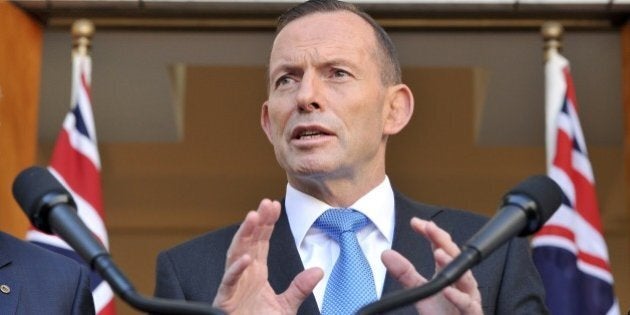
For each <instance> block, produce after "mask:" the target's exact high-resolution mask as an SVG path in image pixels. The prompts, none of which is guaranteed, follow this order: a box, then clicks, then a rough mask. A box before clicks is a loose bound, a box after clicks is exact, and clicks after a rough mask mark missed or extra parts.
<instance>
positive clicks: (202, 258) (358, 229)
mask: <svg viewBox="0 0 630 315" xmlns="http://www.w3.org/2000/svg"><path fill="white" fill-rule="evenodd" d="M413 106H414V101H413V95H412V93H411V91H410V89H409V88H408V87H407V86H406V85H404V84H403V83H402V79H401V74H400V65H399V62H398V60H397V57H396V53H395V48H394V46H393V44H392V42H391V39H390V38H389V36H388V35H387V34H386V33H385V31H384V30H383V29H382V28H381V27H380V26H379V25H378V24H377V23H376V22H374V20H373V19H372V18H371V17H369V16H368V15H367V14H365V13H363V12H361V11H359V10H357V9H356V8H355V7H354V6H352V5H349V4H347V3H343V2H338V1H334V0H314V1H308V2H305V3H302V4H300V5H298V6H296V7H295V8H293V9H291V10H289V11H288V12H287V13H285V14H284V15H283V16H281V17H280V19H279V25H278V29H277V33H276V38H275V40H274V44H273V47H272V51H271V56H270V60H269V98H268V100H267V101H266V102H265V103H264V104H263V106H262V113H261V125H262V128H263V130H264V131H265V133H266V135H267V137H268V138H269V141H270V142H271V144H272V145H273V147H274V150H275V153H276V159H277V160H278V162H279V164H280V166H282V168H283V169H284V170H285V172H286V174H287V179H288V184H287V192H286V195H285V198H284V199H283V202H282V204H281V203H280V202H277V201H271V200H267V199H265V200H263V201H262V202H261V203H260V205H259V207H258V209H257V210H256V211H251V212H250V213H248V215H247V216H246V218H245V220H244V221H243V223H242V224H241V225H240V226H233V227H228V228H226V229H222V230H219V231H216V232H212V233H209V234H206V235H204V236H201V237H199V238H197V239H195V240H192V241H189V242H187V243H184V244H182V245H179V246H177V247H175V248H173V249H171V250H168V251H165V252H163V253H161V254H160V256H159V257H158V266H157V286H156V295H157V296H160V297H166V298H177V299H186V300H195V301H205V302H208V303H213V304H214V305H215V306H216V307H220V308H222V309H223V310H225V311H226V312H228V313H255V314H295V313H299V314H319V313H320V312H321V313H324V314H349V313H353V312H355V311H356V310H357V309H358V308H359V307H361V306H362V305H365V304H366V303H369V302H370V301H374V300H376V299H378V298H379V297H380V296H384V295H387V294H388V293H391V292H394V291H396V290H400V289H402V288H409V287H415V286H418V285H421V284H423V283H425V282H426V281H427V280H426V279H428V278H430V277H431V275H433V274H434V272H435V271H436V270H439V269H440V268H442V267H444V266H445V265H446V264H447V263H448V262H449V261H450V260H452V259H453V257H455V256H457V255H458V254H459V252H460V250H459V247H458V245H461V244H463V243H464V242H465V241H466V240H467V239H468V238H469V237H470V236H471V235H472V234H473V233H474V232H476V231H477V230H478V229H479V228H480V227H481V226H482V225H483V224H484V222H485V219H483V218H481V217H479V216H477V215H473V214H470V213H467V212H462V211H457V210H450V209H444V208H439V207H434V206H429V205H424V204H420V203H416V202H413V201H411V200H409V199H407V198H406V197H404V196H403V195H402V194H400V193H399V192H398V191H396V190H395V189H394V188H392V185H391V184H390V182H389V179H388V177H387V176H386V173H385V147H386V144H387V139H388V137H389V136H390V135H394V134H396V133H398V132H399V131H400V130H401V129H402V128H404V126H405V125H406V124H407V123H408V122H409V119H410V117H411V114H412V112H413ZM339 222H342V223H343V224H345V226H343V227H339V226H337V225H336V224H337V223H339ZM348 222H349V223H348ZM418 234H420V235H418ZM422 236H424V237H422ZM527 248H528V247H527V243H526V241H523V240H514V241H511V242H510V243H508V244H507V245H505V246H503V247H501V248H500V249H499V250H497V251H496V252H495V253H493V254H492V255H490V256H489V257H488V258H487V259H486V260H485V261H484V262H483V263H482V264H480V265H479V266H478V267H476V268H475V269H473V272H470V271H469V272H467V273H466V274H464V276H462V277H461V278H460V279H459V280H458V281H457V282H455V283H454V284H453V285H452V286H450V287H448V288H446V289H444V290H442V291H441V292H440V293H438V294H437V295H435V296H433V297H431V298H428V299H425V300H423V301H420V302H417V303H415V305H412V306H410V307H408V308H406V309H401V310H399V311H398V312H400V313H411V314H416V313H417V312H420V313H422V314H468V315H476V314H482V313H486V314H541V313H546V309H545V307H544V304H543V301H544V291H543V288H542V285H541V281H540V277H539V275H538V274H537V272H536V271H535V269H534V267H533V264H532V262H531V259H530V257H529V254H528V249H527ZM357 251H358V252H359V253H358V254H357ZM349 262H352V263H351V264H350V263H349ZM349 264H350V267H348V266H347V265H349ZM353 266H354V267H353ZM359 266H362V267H359ZM344 276H347V277H346V278H344Z"/></svg>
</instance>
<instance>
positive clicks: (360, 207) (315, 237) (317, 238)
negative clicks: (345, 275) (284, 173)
mask: <svg viewBox="0 0 630 315" xmlns="http://www.w3.org/2000/svg"><path fill="white" fill-rule="evenodd" d="M285 207H286V211H287V216H288V219H289V225H290V226H291V232H292V233H293V238H294V239H295V245H296V247H297V249H298V252H299V254H300V258H301V259H302V264H303V265H304V268H305V269H308V268H312V267H319V268H321V269H323V270H324V278H323V279H322V281H320V282H319V283H318V284H317V286H316V287H315V290H314V291H313V294H314V295H315V300H316V301H317V305H318V306H319V309H320V310H321V307H322V302H323V299H324V293H325V291H326V284H327V283H328V277H329V276H330V273H331V271H332V269H333V266H334V265H335V262H336V261H337V257H338V256H339V245H338V244H337V242H336V241H335V240H334V239H332V238H331V237H329V236H328V235H327V234H326V233H325V232H324V231H322V230H320V229H318V228H315V227H312V225H313V223H315V220H317V218H318V217H319V216H320V215H321V214H322V213H324V211H326V210H328V209H331V208H338V207H332V206H330V205H328V204H326V203H325V202H323V201H321V200H318V199H316V198H314V197H312V196H309V195H307V194H305V193H302V192H300V191H298V190H296V189H295V188H293V187H291V185H290V184H288V185H287V193H286V198H285ZM348 208H352V209H354V210H357V211H359V212H361V213H363V214H364V215H365V216H366V217H368V218H369V219H370V221H371V223H370V224H368V225H366V226H365V227H364V228H362V229H361V230H359V231H358V232H357V238H358V240H359V244H360V245H361V249H362V250H363V253H364V254H365V257H366V258H367V260H368V262H369V263H370V267H371V268H372V273H373V275H374V284H375V285H376V296H377V297H378V298H380V297H381V294H382V293H383V284H384V283H385V274H386V269H385V265H383V263H382V262H381V253H382V252H383V251H384V250H386V249H389V248H391V247H392V241H393V238H394V192H393V190H392V187H391V184H390V182H389V178H387V176H386V177H385V180H383V182H382V183H381V184H379V185H378V186H376V187H375V188H374V189H372V190H371V191H370V192H368V193H367V194H366V195H365V196H363V197H361V198H360V199H359V200H357V202H355V203H354V204H353V205H352V206H350V207H348Z"/></svg>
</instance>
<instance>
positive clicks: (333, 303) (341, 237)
mask: <svg viewBox="0 0 630 315" xmlns="http://www.w3.org/2000/svg"><path fill="white" fill-rule="evenodd" d="M369 222H370V220H369V219H368V218H367V217H365V216H364V215H363V214H362V213H360V212H357V211H354V210H351V209H330V210H327V211H326V212H324V213H323V214H322V215H321V216H320V217H319V218H318V219H317V220H316V221H315V224H314V226H315V227H317V228H319V229H321V230H323V231H324V232H326V234H328V235H329V236H330V237H332V238H333V239H335V240H336V241H337V243H339V258H337V262H335V266H334V267H333V270H332V272H331V273H330V278H329V279H328V285H327V286H326V293H324V303H323V305H322V314H323V315H332V314H339V315H350V314H355V313H356V312H357V311H358V310H359V308H361V307H362V306H364V305H366V304H368V303H370V302H373V301H375V300H376V286H375V285H374V276H373V275H372V269H371V268H370V264H369V263H368V261H367V259H366V258H365V255H364V254H363V251H362V250H361V246H359V241H358V240H357V235H356V232H357V231H358V230H360V229H361V228H363V227H364V226H365V225H367V224H368V223H369Z"/></svg>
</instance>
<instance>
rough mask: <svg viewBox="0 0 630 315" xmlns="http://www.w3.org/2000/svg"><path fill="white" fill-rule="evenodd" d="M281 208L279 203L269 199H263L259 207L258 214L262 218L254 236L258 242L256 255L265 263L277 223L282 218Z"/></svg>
mask: <svg viewBox="0 0 630 315" xmlns="http://www.w3.org/2000/svg"><path fill="white" fill-rule="evenodd" d="M280 208H281V206H280V203H279V202H277V201H271V200H269V199H263V200H262V201H261V202H260V205H259V206H258V211H257V212H258V214H259V216H260V222H259V225H258V228H257V229H256V232H255V236H254V237H255V239H256V242H257V248H256V255H257V258H258V259H261V260H265V261H266V259H267V254H268V252H269V239H270V238H271V234H272V233H273V228H274V226H275V224H276V221H278V218H279V217H280Z"/></svg>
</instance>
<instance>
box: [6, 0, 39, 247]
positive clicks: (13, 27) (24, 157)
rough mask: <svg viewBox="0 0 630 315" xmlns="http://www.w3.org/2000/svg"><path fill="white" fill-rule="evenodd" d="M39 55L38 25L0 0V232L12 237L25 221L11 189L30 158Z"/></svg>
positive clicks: (34, 145) (22, 229) (33, 147)
mask: <svg viewBox="0 0 630 315" xmlns="http://www.w3.org/2000/svg"><path fill="white" fill-rule="evenodd" d="M41 55H42V29H41V27H40V25H39V24H38V23H37V22H35V21H33V20H32V19H31V18H30V17H29V16H28V15H26V14H25V13H24V12H22V11H21V10H20V9H18V8H17V7H15V5H13V4H12V3H10V2H8V1H5V0H0V230H2V231H5V232H8V233H10V234H13V235H15V236H17V237H24V233H25V231H26V228H27V226H28V222H27V220H26V217H25V216H24V214H23V213H22V211H21V210H20V208H19V207H18V205H17V204H16V203H15V201H14V200H13V196H12V194H11V185H12V183H13V179H14V178H15V176H16V175H17V174H18V173H19V172H20V171H21V170H22V169H24V168H25V167H27V166H30V165H31V164H33V163H34V162H35V158H36V156H35V154H36V148H37V108H38V101H39V82H40V65H41Z"/></svg>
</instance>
